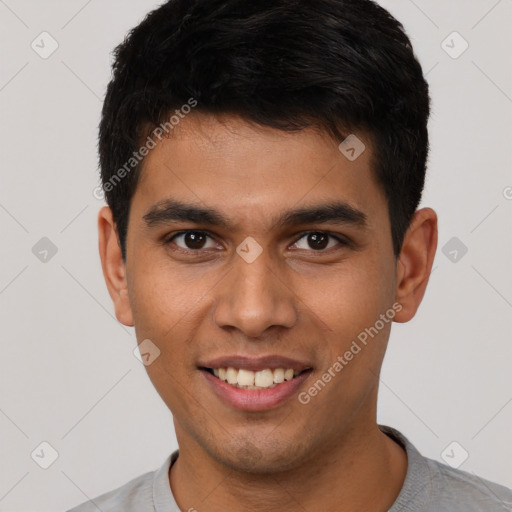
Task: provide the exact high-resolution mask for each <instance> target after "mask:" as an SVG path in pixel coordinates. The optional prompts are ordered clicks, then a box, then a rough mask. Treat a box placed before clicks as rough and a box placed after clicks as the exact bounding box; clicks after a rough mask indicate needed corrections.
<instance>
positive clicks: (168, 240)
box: [163, 229, 351, 254]
mask: <svg viewBox="0 0 512 512" xmlns="http://www.w3.org/2000/svg"><path fill="white" fill-rule="evenodd" d="M187 233H202V234H204V235H206V236H208V237H210V238H211V239H212V240H214V239H215V237H214V236H213V235H212V234H211V233H209V232H208V231H203V230H199V229H186V230H183V231H178V232H177V233H172V234H171V235H168V236H167V237H165V238H164V240H163V243H164V244H165V245H169V244H170V243H171V242H172V241H173V240H174V239H175V238H177V237H178V236H181V235H186V234H187ZM312 233H321V234H324V235H327V236H328V237H330V238H334V239H335V240H336V241H337V242H339V243H340V244H341V245H342V246H343V247H349V246H351V242H350V240H349V239H347V238H345V237H342V236H341V235H338V234H334V233H331V232H329V231H321V230H310V231H304V232H302V233H300V236H299V237H298V238H297V239H296V240H295V242H293V244H296V243H297V242H298V241H299V240H301V239H302V238H304V237H305V236H307V235H310V234H312ZM332 249H336V248H335V247H330V248H329V249H318V250H315V249H309V250H310V251H312V252H315V253H319V254H321V253H327V252H328V251H331V250H332ZM172 250H173V251H178V252H182V253H185V254H199V253H200V252H201V251H203V250H208V249H183V248H182V247H178V248H177V249H172ZM299 250H300V249H299Z"/></svg>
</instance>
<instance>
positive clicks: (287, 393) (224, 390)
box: [200, 369, 312, 411]
mask: <svg viewBox="0 0 512 512" xmlns="http://www.w3.org/2000/svg"><path fill="white" fill-rule="evenodd" d="M200 371H201V373H202V374H203V375H204V377H205V378H206V380H207V381H208V382H209V383H210V385H211V386H212V387H213V390H214V391H215V393H217V395H218V396H220V398H221V399H222V400H224V401H225V402H227V403H228V404H229V405H231V406H232V407H234V408H236V409H243V410H244V411H266V410H267V409H272V408H274V407H277V406H279V405H281V404H282V403H284V402H285V401H286V400H288V399H289V398H290V397H291V396H292V395H293V394H294V393H296V392H297V390H298V389H299V387H300V386H301V385H302V383H303V382H304V381H305V380H306V379H307V378H308V377H309V375H310V374H311V372H312V370H307V371H305V372H303V373H301V374H300V375H298V376H297V377H295V378H293V379H292V380H286V381H284V382H283V383H281V384H278V385H277V386H275V387H274V388H269V389H261V390H259V389H241V388H235V387H234V386H232V385H231V384H228V383H227V382H225V381H223V380H220V379H219V378H217V377H215V376H214V375H212V374H211V373H210V372H208V371H206V370H202V369H201V370H200Z"/></svg>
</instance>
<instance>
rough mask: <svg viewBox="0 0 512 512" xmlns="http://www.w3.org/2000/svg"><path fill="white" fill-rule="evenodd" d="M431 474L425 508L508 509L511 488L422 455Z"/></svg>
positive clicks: (471, 511)
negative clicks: (430, 492)
mask: <svg viewBox="0 0 512 512" xmlns="http://www.w3.org/2000/svg"><path fill="white" fill-rule="evenodd" d="M425 460H426V462H427V464H428V466H429V469H430V473H431V475H432V487H431V489H432V496H431V499H432V502H431V505H430V508H429V509H428V510H429V511H430V510H432V511H434V510H435V511H436V512H438V511H439V510H440V507H443V508H442V510H444V509H445V508H446V510H454V511H455V510H464V511H465V512H494V511H496V512H505V511H507V510H508V511H512V490H511V489H509V488H507V487H505V486H503V485H499V484H497V483H495V482H491V481H490V480H486V479H485V478H482V477H480V476H478V475H475V474H474V473H469V472H467V471H463V470H460V469H455V468H452V467H450V466H447V465H446V464H442V463H440V462H438V461H435V460H433V459H429V458H425Z"/></svg>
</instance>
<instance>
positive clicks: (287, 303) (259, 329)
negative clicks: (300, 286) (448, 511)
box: [213, 250, 298, 338]
mask: <svg viewBox="0 0 512 512" xmlns="http://www.w3.org/2000/svg"><path fill="white" fill-rule="evenodd" d="M216 291H217V297H216V301H215V305H214V313H213V318H214V321H215V323H216V325H217V326H218V327H220V328H235V329H237V330H239V331H241V332H243V333H244V334H245V336H247V337H250V338H257V337H260V336H262V335H263V334H264V333H265V331H267V329H270V328H271V327H274V328H278V327H282V328H290V327H293V326H294V325H295V324H296V323H297V317H298V312H297V309H296V297H295V295H294V293H293V290H292V289H291V287H290V286H289V285H287V283H286V281H285V277H284V274H283V273H282V272H281V273H279V271H278V270H277V269H276V270H274V269H273V268H272V261H271V258H270V257H269V255H268V252H267V251H265V250H264V251H263V252H262V253H261V254H260V255H259V256H258V257H257V258H256V260H254V261H252V262H251V263H248V262H247V261H245V260H244V259H243V258H242V257H240V256H239V255H238V254H236V255H235V256H234V262H233V268H232V269H231V270H230V271H229V272H228V273H227V275H226V276H225V277H224V278H223V279H222V281H221V282H220V283H219V285H218V286H217V287H216Z"/></svg>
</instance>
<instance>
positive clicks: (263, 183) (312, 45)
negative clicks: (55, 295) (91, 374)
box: [73, 0, 512, 512]
mask: <svg viewBox="0 0 512 512" xmlns="http://www.w3.org/2000/svg"><path fill="white" fill-rule="evenodd" d="M428 116H429V97H428V87H427V84H426V82H425V80H424V77H423V74H422V70H421V67H420V65H419V63H418V62H417V60H416V58H415V56H414V54H413V51H412V48H411V45H410V41H409V39H408V38H407V36H406V35H405V33H404V31H403V27H402V26H401V24H400V23H399V22H397V21H396V20H395V19H394V18H393V17H392V16H391V15H390V14H389V13H388V12H387V11H385V10H384V9H382V8H381V7H379V6H378V5H376V4H375V3H373V2H371V1H369V0H314V1H313V0H309V1H308V0H301V1H298V0H272V1H263V0H256V1H248V0H196V1H191V0H171V1H169V2H167V3H165V4H163V5H162V6H161V7H160V8H158V9H156V10H155V11H153V12H152V13H150V14H149V15H148V16H147V17H146V19H145V20H144V21H143V22H142V23H141V24H140V25H139V26H138V27H136V28H135V29H134V30H133V31H132V32H131V33H130V34H129V36H128V38H127V39H126V40H125V41H124V42H123V44H121V45H120V46H119V47H118V48H117V49H116V52H115V63H114V76H113V79H112V81H111V83H110V84H109V86H108V90H107V95H106V98H105V103H104V108H103V112H102V120H101V124H100V139H99V150H100V164H101V175H102V186H103V189H104V191H105V194H106V200H107V203H108V207H104V208H103V209H102V210H101V211H100V214H99V240H100V255H101V260H102V266H103V273H104V276H105V280H106V283H107V287H108V290H109V293H110V295H111V297H112V300H113V303H114V307H115V312H116V316H117V318H118V320H119V321H120V322H121V323H123V324H124V325H129V326H135V331H136V335H137V340H138V343H139V347H140V349H141V353H143V357H144V358H145V364H147V366H146V368H147V371H148V375H149V377H150V379H151V381H152V383H153V384H154V386H155V388H156V390H157V391H158V393H159V394H160V396H161V397H162V399H163V401H164V402H165V403H166V405H167V406H168V407H169V409H170V410H171V412H172V414H173V418H174V424H175V430H176V436H177V440H178V445H179V452H178V451H177V452H175V453H173V454H171V455H170V456H169V457H168V458H167V459H166V460H165V462H164V464H163V465H162V467H161V468H160V469H159V470H157V471H155V472H152V473H146V474H144V475H141V476H140V477H138V478H136V479H134V480H132V481H130V482H128V483H127V484H126V485H124V486H122V487H121V488H119V489H116V490H114V491H111V492H109V493H107V494H104V495H102V496H100V497H98V498H96V499H94V500H92V501H91V502H87V503H84V504H82V505H80V506H78V507H76V508H74V509H73V512H87V511H92V510H98V509H100V510H102V511H104V512H106V511H114V510H116V511H121V510H122V511H137V512H142V511H153V510H154V511H158V512H166V511H169V512H170V511H178V510H181V511H199V512H201V511H208V512H218V511H221V510H222V511H224V510H234V511H237V512H238V511H240V512H242V511H273V510H279V511H280V512H288V511H297V510H302V511H310V512H317V511H330V512H334V511H336V512H353V511H372V512H384V511H391V512H399V511H416V510H417V511H420V510H421V511H429V512H433V511H436V512H443V511H450V512H452V511H457V510H461V511H462V510H463V511H465V512H467V511H486V512H488V511H503V510H509V509H510V507H511V506H512V492H511V491H510V490H508V489H506V488H505V487H502V486H499V485H497V484H494V483H492V482H489V481H487V480H484V479H482V478H479V477H477V476H474V475H471V474H469V473H466V472H463V471H460V470H455V469H452V468H450V467H448V466H445V465H442V464H440V463H438V462H436V461H434V460H431V459H427V458H425V457H423V456H422V455H421V454H420V453H419V452H418V451H417V450H416V448H415V447H414V446H413V445H412V444H411V442H410V441H409V440H408V439H407V438H406V437H405V436H404V435H403V434H401V433H400V432H398V431H397V430H396V429H393V428H392V427H388V426H384V425H378V424H377V422H376V407H377V392H378V382H379V374H380V369H381V365H382V362H383V358H384V354H385V351H386V347H387V342H388V339H389V335H390V330H391V323H392V322H393V321H396V322H407V321H409V320H410V319H411V318H413V316H414V315H415V313H416V311H417V309H418V307H419V305H420V302H421V300H422V298H423V295H424V293H425V289H426V286H427V283H428V279H429V275H430V271H431V268H432V262H433V259H434V255H435V251H436V246H437V217H436V214H435V212H434V211H433V210H432V209H430V208H422V209H420V210H417V207H418V205H419V202H420V199H421V193H422V189H423V184H424V178H425V166H426V158H427V154H428V133H427V120H428Z"/></svg>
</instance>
